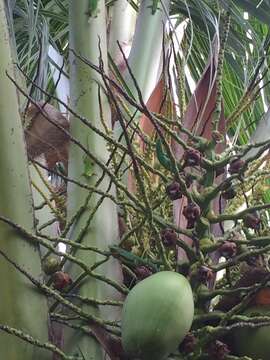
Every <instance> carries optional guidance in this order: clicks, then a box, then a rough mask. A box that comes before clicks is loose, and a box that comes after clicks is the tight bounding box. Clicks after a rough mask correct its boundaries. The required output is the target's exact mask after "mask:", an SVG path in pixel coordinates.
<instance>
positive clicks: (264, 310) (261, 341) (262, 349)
mask: <svg viewBox="0 0 270 360" xmlns="http://www.w3.org/2000/svg"><path fill="white" fill-rule="evenodd" d="M243 315H247V316H270V305H263V306H262V305H261V306H254V307H251V308H249V309H247V310H246V311H245V312H244V313H243ZM233 339H234V348H235V351H236V352H237V354H238V355H240V356H248V357H250V358H252V359H254V360H259V359H260V360H269V359H270V326H262V327H258V328H247V327H245V328H239V329H236V330H235V331H234V332H233Z"/></svg>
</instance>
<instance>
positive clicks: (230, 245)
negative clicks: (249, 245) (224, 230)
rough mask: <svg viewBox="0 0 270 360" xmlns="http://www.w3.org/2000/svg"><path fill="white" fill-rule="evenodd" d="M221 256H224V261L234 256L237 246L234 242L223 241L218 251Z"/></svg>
mask: <svg viewBox="0 0 270 360" xmlns="http://www.w3.org/2000/svg"><path fill="white" fill-rule="evenodd" d="M218 251H219V253H220V255H221V256H224V257H225V258H226V259H229V258H231V257H233V256H235V255H236V252H237V246H236V244H235V243H234V242H231V241H225V242H224V243H223V244H222V245H221V246H220V248H219V249H218Z"/></svg>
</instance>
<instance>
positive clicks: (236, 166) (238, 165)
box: [229, 159, 245, 175]
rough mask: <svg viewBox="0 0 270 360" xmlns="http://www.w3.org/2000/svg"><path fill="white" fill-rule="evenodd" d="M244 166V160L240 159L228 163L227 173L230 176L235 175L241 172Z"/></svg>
mask: <svg viewBox="0 0 270 360" xmlns="http://www.w3.org/2000/svg"><path fill="white" fill-rule="evenodd" d="M244 164H245V161H244V160H241V159H235V160H233V161H232V162H231V163H230V166H229V173H230V174H231V175H232V174H237V173H239V172H240V170H242V168H243V166H244Z"/></svg>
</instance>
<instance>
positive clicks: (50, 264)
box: [42, 256, 60, 275]
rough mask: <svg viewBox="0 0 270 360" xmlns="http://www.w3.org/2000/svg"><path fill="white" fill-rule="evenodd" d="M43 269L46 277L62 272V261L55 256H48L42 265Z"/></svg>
mask: <svg viewBox="0 0 270 360" xmlns="http://www.w3.org/2000/svg"><path fill="white" fill-rule="evenodd" d="M42 268H43V271H44V272H45V274H46V275H52V274H53V273H55V272H56V271H59V270H60V259H58V258H56V257H54V256H48V257H47V258H46V259H45V260H44V262H43V263H42Z"/></svg>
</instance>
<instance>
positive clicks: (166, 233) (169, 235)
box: [160, 228, 178, 247]
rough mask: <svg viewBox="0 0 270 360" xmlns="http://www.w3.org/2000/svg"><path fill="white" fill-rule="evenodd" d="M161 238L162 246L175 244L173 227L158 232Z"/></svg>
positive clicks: (175, 237)
mask: <svg viewBox="0 0 270 360" xmlns="http://www.w3.org/2000/svg"><path fill="white" fill-rule="evenodd" d="M160 235H161V240H162V243H163V245H164V246H166V247H172V246H175V245H176V241H177V238H178V237H177V234H176V232H175V231H174V230H173V229H170V228H166V229H163V230H161V232H160Z"/></svg>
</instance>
